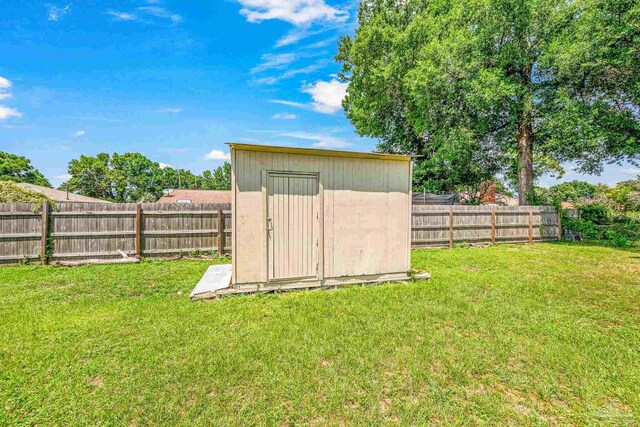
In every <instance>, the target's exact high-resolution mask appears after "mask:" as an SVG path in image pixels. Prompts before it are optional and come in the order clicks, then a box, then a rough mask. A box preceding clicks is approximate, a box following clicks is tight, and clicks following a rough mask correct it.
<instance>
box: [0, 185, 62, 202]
mask: <svg viewBox="0 0 640 427" xmlns="http://www.w3.org/2000/svg"><path fill="white" fill-rule="evenodd" d="M45 200H48V201H50V202H51V203H55V202H54V201H53V200H51V199H49V198H48V197H47V196H45V195H44V194H41V193H37V192H35V191H30V190H27V189H24V188H22V187H20V186H19V185H17V184H16V183H15V182H13V181H0V203H33V204H35V205H41V204H42V202H44V201H45Z"/></svg>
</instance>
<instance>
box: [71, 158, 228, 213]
mask: <svg viewBox="0 0 640 427" xmlns="http://www.w3.org/2000/svg"><path fill="white" fill-rule="evenodd" d="M69 174H70V175H71V179H70V180H69V181H68V182H66V183H65V184H63V186H64V187H66V186H68V187H69V189H70V190H72V191H75V192H78V193H80V194H83V195H85V196H91V197H97V198H101V199H105V200H110V201H114V202H131V203H136V202H155V201H156V200H158V198H160V197H161V196H162V192H163V190H165V189H169V188H198V189H203V190H229V189H231V165H230V164H229V163H227V162H225V163H224V165H223V166H220V167H218V168H217V169H216V170H214V171H213V173H212V172H211V171H205V172H203V174H202V176H197V175H194V174H193V173H191V172H190V171H188V170H185V169H174V168H171V167H160V164H159V163H157V162H154V161H152V160H150V159H148V158H147V157H145V156H144V155H142V154H140V153H125V154H118V153H114V154H113V155H111V156H110V155H109V154H107V153H100V154H98V155H97V156H95V157H91V156H80V158H79V159H76V160H72V161H71V162H70V163H69Z"/></svg>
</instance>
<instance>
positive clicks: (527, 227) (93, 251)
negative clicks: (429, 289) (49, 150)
mask: <svg viewBox="0 0 640 427" xmlns="http://www.w3.org/2000/svg"><path fill="white" fill-rule="evenodd" d="M43 224H44V227H43ZM411 228H412V229H411V239H412V246H413V247H414V248H420V247H449V246H453V245H454V244H456V243H463V242H464V243H470V244H488V243H526V242H540V241H548V240H558V239H559V238H560V235H561V224H560V217H559V215H558V214H557V212H556V210H555V208H554V207H552V206H534V207H529V206H513V207H511V206H495V207H492V206H464V205H454V206H444V205H415V206H413V220H412V227H411ZM221 230H222V232H220V231H221ZM196 251H197V252H209V251H216V252H219V253H225V254H230V253H231V206H230V205H228V204H225V205H220V204H207V203H203V204H157V203H142V204H132V203H109V204H107V203H105V204H100V203H70V202H61V203H57V204H56V206H55V208H54V207H52V206H50V205H49V204H44V205H42V206H34V205H31V204H26V203H23V204H0V264H16V263H18V262H21V261H23V260H30V261H35V260H39V261H40V262H42V263H47V262H49V261H54V262H55V261H69V260H81V259H87V258H99V259H109V258H120V257H121V256H122V255H121V253H124V254H126V255H128V256H134V255H137V256H144V257H163V256H172V255H177V254H181V253H185V254H186V253H193V252H196Z"/></svg>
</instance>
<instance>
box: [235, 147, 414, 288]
mask: <svg viewBox="0 0 640 427" xmlns="http://www.w3.org/2000/svg"><path fill="white" fill-rule="evenodd" d="M229 146H230V147H231V165H232V205H233V207H232V209H233V215H232V216H233V225H232V229H233V230H232V233H233V271H232V286H231V287H232V288H233V289H235V290H238V291H240V290H244V291H255V290H270V289H291V288H308V287H319V286H336V285H341V284H347V283H363V282H382V281H389V280H403V279H407V278H408V275H407V271H408V270H409V268H410V259H411V233H410V229H411V225H410V224H411V168H412V162H411V157H410V156H403V155H389V154H378V153H356V152H348V151H333V150H316V149H306V148H286V147H273V146H265V145H251V144H237V143H230V144H229Z"/></svg>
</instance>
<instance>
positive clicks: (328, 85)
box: [302, 79, 349, 114]
mask: <svg viewBox="0 0 640 427" xmlns="http://www.w3.org/2000/svg"><path fill="white" fill-rule="evenodd" d="M348 86H349V84H348V83H342V82H340V81H338V80H336V79H333V80H331V81H330V82H325V81H322V80H319V81H317V82H315V83H312V84H310V85H308V86H306V87H305V88H304V89H303V90H302V91H303V92H304V93H308V94H309V95H311V98H312V99H313V102H312V103H311V106H312V107H313V109H314V110H315V111H317V112H319V113H324V114H334V113H337V112H338V111H340V109H341V108H342V100H343V99H344V97H345V95H346V94H347V87H348Z"/></svg>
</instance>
